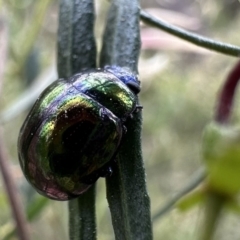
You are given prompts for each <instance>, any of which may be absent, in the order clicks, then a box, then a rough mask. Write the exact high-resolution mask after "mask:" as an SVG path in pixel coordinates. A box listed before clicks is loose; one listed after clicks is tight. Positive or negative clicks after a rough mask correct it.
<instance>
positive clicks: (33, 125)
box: [18, 66, 140, 200]
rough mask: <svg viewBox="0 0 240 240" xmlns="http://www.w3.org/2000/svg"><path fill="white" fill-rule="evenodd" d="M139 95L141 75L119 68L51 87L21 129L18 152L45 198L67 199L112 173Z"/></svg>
mask: <svg viewBox="0 0 240 240" xmlns="http://www.w3.org/2000/svg"><path fill="white" fill-rule="evenodd" d="M139 91H140V82H139V81H138V79H137V77H136V76H135V75H134V74H132V73H130V72H129V71H128V70H126V69H124V68H121V67H117V66H106V67H105V68H104V69H97V70H90V71H85V72H82V73H79V74H76V75H74V76H73V77H71V78H69V79H67V80H66V79H59V80H57V81H55V82H54V83H52V84H51V85H50V86H49V87H47V88H46V89H45V90H44V92H43V93H42V94H41V95H40V97H39V98H38V100H37V101H36V103H35V105H34V106H33V108H32V110H31V111H30V113H29V114H28V116H27V118H26V120H25V122H24V124H23V126H22V128H21V130H20V135H19V139H18V154H19V160H20V165H21V167H22V170H23V173H24V174H25V176H26V178H27V180H28V181H29V182H30V183H31V184H32V185H33V186H34V187H35V188H36V190H37V191H38V192H39V193H41V194H43V195H44V196H47V197H49V198H52V199H55V200H68V199H71V198H74V197H77V196H79V195H80V194H82V193H83V192H85V191H86V190H87V189H88V188H89V187H90V186H91V185H92V184H93V183H94V182H95V181H97V179H98V178H99V177H102V176H103V177H104V176H105V175H107V173H108V172H109V171H110V167H111V163H112V161H113V160H114V156H115V154H116V152H117V150H118V148H119V145H120V142H121V139H122V135H123V133H124V131H125V130H124V129H125V126H124V123H125V121H126V120H127V118H129V116H131V114H133V113H134V111H136V109H137V108H138V106H137V97H136V95H137V94H138V93H139Z"/></svg>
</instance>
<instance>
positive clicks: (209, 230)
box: [199, 193, 225, 240]
mask: <svg viewBox="0 0 240 240" xmlns="http://www.w3.org/2000/svg"><path fill="white" fill-rule="evenodd" d="M224 202H225V201H224V198H223V197H221V196H218V195H217V194H215V193H212V194H211V193H209V195H208V196H207V201H206V205H205V213H204V214H205V216H204V219H203V222H202V228H201V232H200V233H199V236H200V238H199V240H212V239H213V237H214V233H215V230H216V228H217V224H218V222H219V220H220V215H221V212H222V209H223V205H224Z"/></svg>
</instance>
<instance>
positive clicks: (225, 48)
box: [140, 10, 240, 57]
mask: <svg viewBox="0 0 240 240" xmlns="http://www.w3.org/2000/svg"><path fill="white" fill-rule="evenodd" d="M140 17H141V20H142V21H143V22H144V23H146V24H148V25H150V26H152V27H156V28H159V29H161V30H163V31H165V32H168V33H170V34H172V35H174V36H176V37H179V38H182V39H184V40H186V41H188V42H191V43H193V44H195V45H197V46H199V47H203V48H206V49H209V50H211V51H215V52H219V53H222V54H225V55H230V56H233V57H239V56H240V47H238V46H235V45H232V44H228V43H224V42H219V41H215V40H213V39H210V38H206V37H203V36H201V35H198V34H195V33H191V32H188V31H186V30H184V29H182V28H179V27H176V26H173V25H171V24H169V23H167V22H165V21H163V20H160V19H158V18H156V17H154V16H152V15H150V14H148V13H146V12H145V11H143V10H141V13H140Z"/></svg>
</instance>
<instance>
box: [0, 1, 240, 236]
mask: <svg viewBox="0 0 240 240" xmlns="http://www.w3.org/2000/svg"><path fill="white" fill-rule="evenodd" d="M141 5H142V7H143V8H145V9H146V11H148V12H150V13H152V14H154V15H155V16H159V17H161V18H162V19H164V20H166V21H168V22H170V23H173V24H176V25H178V26H180V27H183V28H185V29H187V30H190V31H194V32H196V33H199V34H202V35H205V36H208V37H211V38H213V39H216V40H221V41H225V42H228V43H232V44H236V45H240V35H239V31H238V30H239V26H238V25H239V24H238V23H239V22H240V11H239V10H240V3H239V2H238V1H237V0H235V1H234V0H228V1H224V0H220V1H213V0H206V1H200V0H195V1H193V0H181V1H178V0H170V1H169V0H162V1H158V0H151V1H150V0H148V1H144V0H142V3H141ZM108 6H109V1H96V19H97V21H96V28H95V32H96V40H97V44H98V50H99V49H100V46H101V36H102V30H103V28H104V22H105V15H106V11H107V8H108ZM57 25H58V1H56V0H41V1H36V0H21V1H19V0H7V1H5V0H4V1H0V42H1V44H0V55H1V57H3V56H4V51H5V50H6V51H7V53H6V59H5V60H4V61H2V62H3V65H2V66H1V65H0V68H1V67H3V69H4V78H3V79H1V80H0V81H2V80H3V82H2V91H1V93H0V112H1V114H0V121H1V124H2V126H3V129H4V141H5V142H4V144H5V146H6V148H7V151H8V155H9V161H10V162H9V164H10V166H11V173H12V176H13V178H14V180H15V181H16V183H17V184H18V187H19V191H20V194H21V200H22V202H23V208H24V209H27V208H31V206H32V207H35V210H39V214H38V215H37V216H36V217H35V218H33V219H32V220H31V223H30V234H31V239H34V240H38V239H52V240H55V239H56V240H65V239H68V236H67V235H68V229H67V222H68V213H67V203H66V202H56V201H50V200H47V201H45V200H43V199H44V198H43V197H40V196H39V195H38V194H37V193H35V191H34V190H32V189H31V187H30V186H29V184H28V183H27V182H26V181H25V179H24V177H23V175H22V173H21V170H20V168H19V164H18V158H17V147H16V143H17V138H18V133H19V129H20V127H21V124H22V122H23V121H24V118H25V116H26V114H27V112H28V110H27V109H28V107H25V109H24V107H22V106H26V105H25V102H28V101H30V98H31V97H32V95H31V93H33V92H34V91H36V90H39V88H40V85H42V84H46V83H45V82H46V79H47V81H50V80H54V79H55V78H56V77H57V74H56V34H57ZM141 37H142V51H141V57H140V61H139V75H140V79H141V81H142V91H141V94H140V99H141V104H142V105H143V107H144V108H143V136H142V145H143V154H144V160H145V166H146V173H147V186H148V191H149V195H150V198H151V207H152V209H151V211H152V214H153V215H154V214H155V213H156V212H157V211H158V210H159V209H160V207H161V206H162V205H163V204H164V203H165V202H166V201H167V200H168V199H169V198H170V197H171V196H173V195H174V194H175V193H176V192H178V191H179V190H180V189H181V188H182V186H184V185H185V184H186V183H187V182H188V181H189V180H190V178H191V176H192V175H193V174H194V173H195V171H196V170H198V169H199V168H200V167H201V165H202V163H201V156H200V148H201V134H202V130H203V128H204V126H205V125H206V124H207V123H208V122H209V121H210V120H211V119H212V116H213V111H214V107H215V99H216V95H217V93H218V91H219V88H220V86H221V85H222V83H223V80H224V79H225V77H226V75H227V74H228V72H229V70H230V69H231V67H232V66H233V65H234V63H235V62H236V58H233V57H229V56H224V55H221V54H217V53H214V52H210V51H207V50H204V49H201V48H198V47H195V46H194V45H192V44H190V43H186V42H184V41H182V40H180V39H177V38H175V37H172V36H170V35H168V34H166V33H164V32H162V31H160V30H155V29H153V28H150V27H147V26H145V25H143V24H142V23H141ZM2 59H3V58H2ZM0 84H1V83H0ZM39 84H40V85H39ZM30 87H31V90H30V91H28V92H25V91H26V89H28V88H30ZM35 98H36V97H35ZM30 102H31V101H30ZM239 106H240V96H238V97H237V98H236V102H235V112H234V114H233V117H232V123H233V124H235V123H238V122H239V117H240V115H239V113H240V111H239V109H240V108H239ZM14 107H15V108H14ZM36 201H38V205H34V202H36ZM0 212H1V214H0V239H17V238H16V237H14V236H13V237H9V238H6V236H7V235H8V233H9V232H10V231H11V229H12V228H13V220H12V216H11V210H10V206H9V202H8V199H7V196H6V193H5V190H4V185H3V183H2V180H1V179H0ZM201 212H202V211H201V207H197V208H194V209H193V210H190V211H188V212H179V211H178V210H177V209H174V210H173V211H171V212H170V213H168V214H167V215H164V216H163V217H162V218H160V219H158V220H155V221H154V222H153V230H154V239H157V240H158V239H164V240H171V239H178V240H181V239H183V240H187V239H189V240H190V239H196V236H197V234H198V229H199V225H200V224H199V223H200V221H201V216H202V214H201ZM239 222H240V217H239V216H236V215H233V214H230V213H227V212H226V213H225V217H224V219H223V221H222V222H221V223H220V224H221V226H220V227H219V230H218V232H217V238H216V239H219V240H221V239H231V240H234V239H239V238H240V231H239ZM97 226H98V236H99V237H98V239H100V240H101V239H104V240H111V239H114V237H113V232H112V226H111V220H110V214H109V209H108V205H107V202H106V197H105V182H104V179H100V180H99V181H98V183H97Z"/></svg>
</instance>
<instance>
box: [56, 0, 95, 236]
mask: <svg viewBox="0 0 240 240" xmlns="http://www.w3.org/2000/svg"><path fill="white" fill-rule="evenodd" d="M93 27H94V3H93V0H61V1H60V12H59V29H58V74H59V77H61V78H62V77H63V78H67V77H70V76H72V75H73V74H75V73H77V72H79V71H81V70H82V69H85V68H95V67H96V45H95V39H94V29H93ZM69 235H70V239H71V240H81V239H82V240H86V239H88V240H94V239H96V220H95V188H94V186H92V187H91V189H90V190H88V191H87V192H86V193H85V194H83V195H82V196H80V197H79V198H77V199H75V200H71V201H69Z"/></svg>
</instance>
